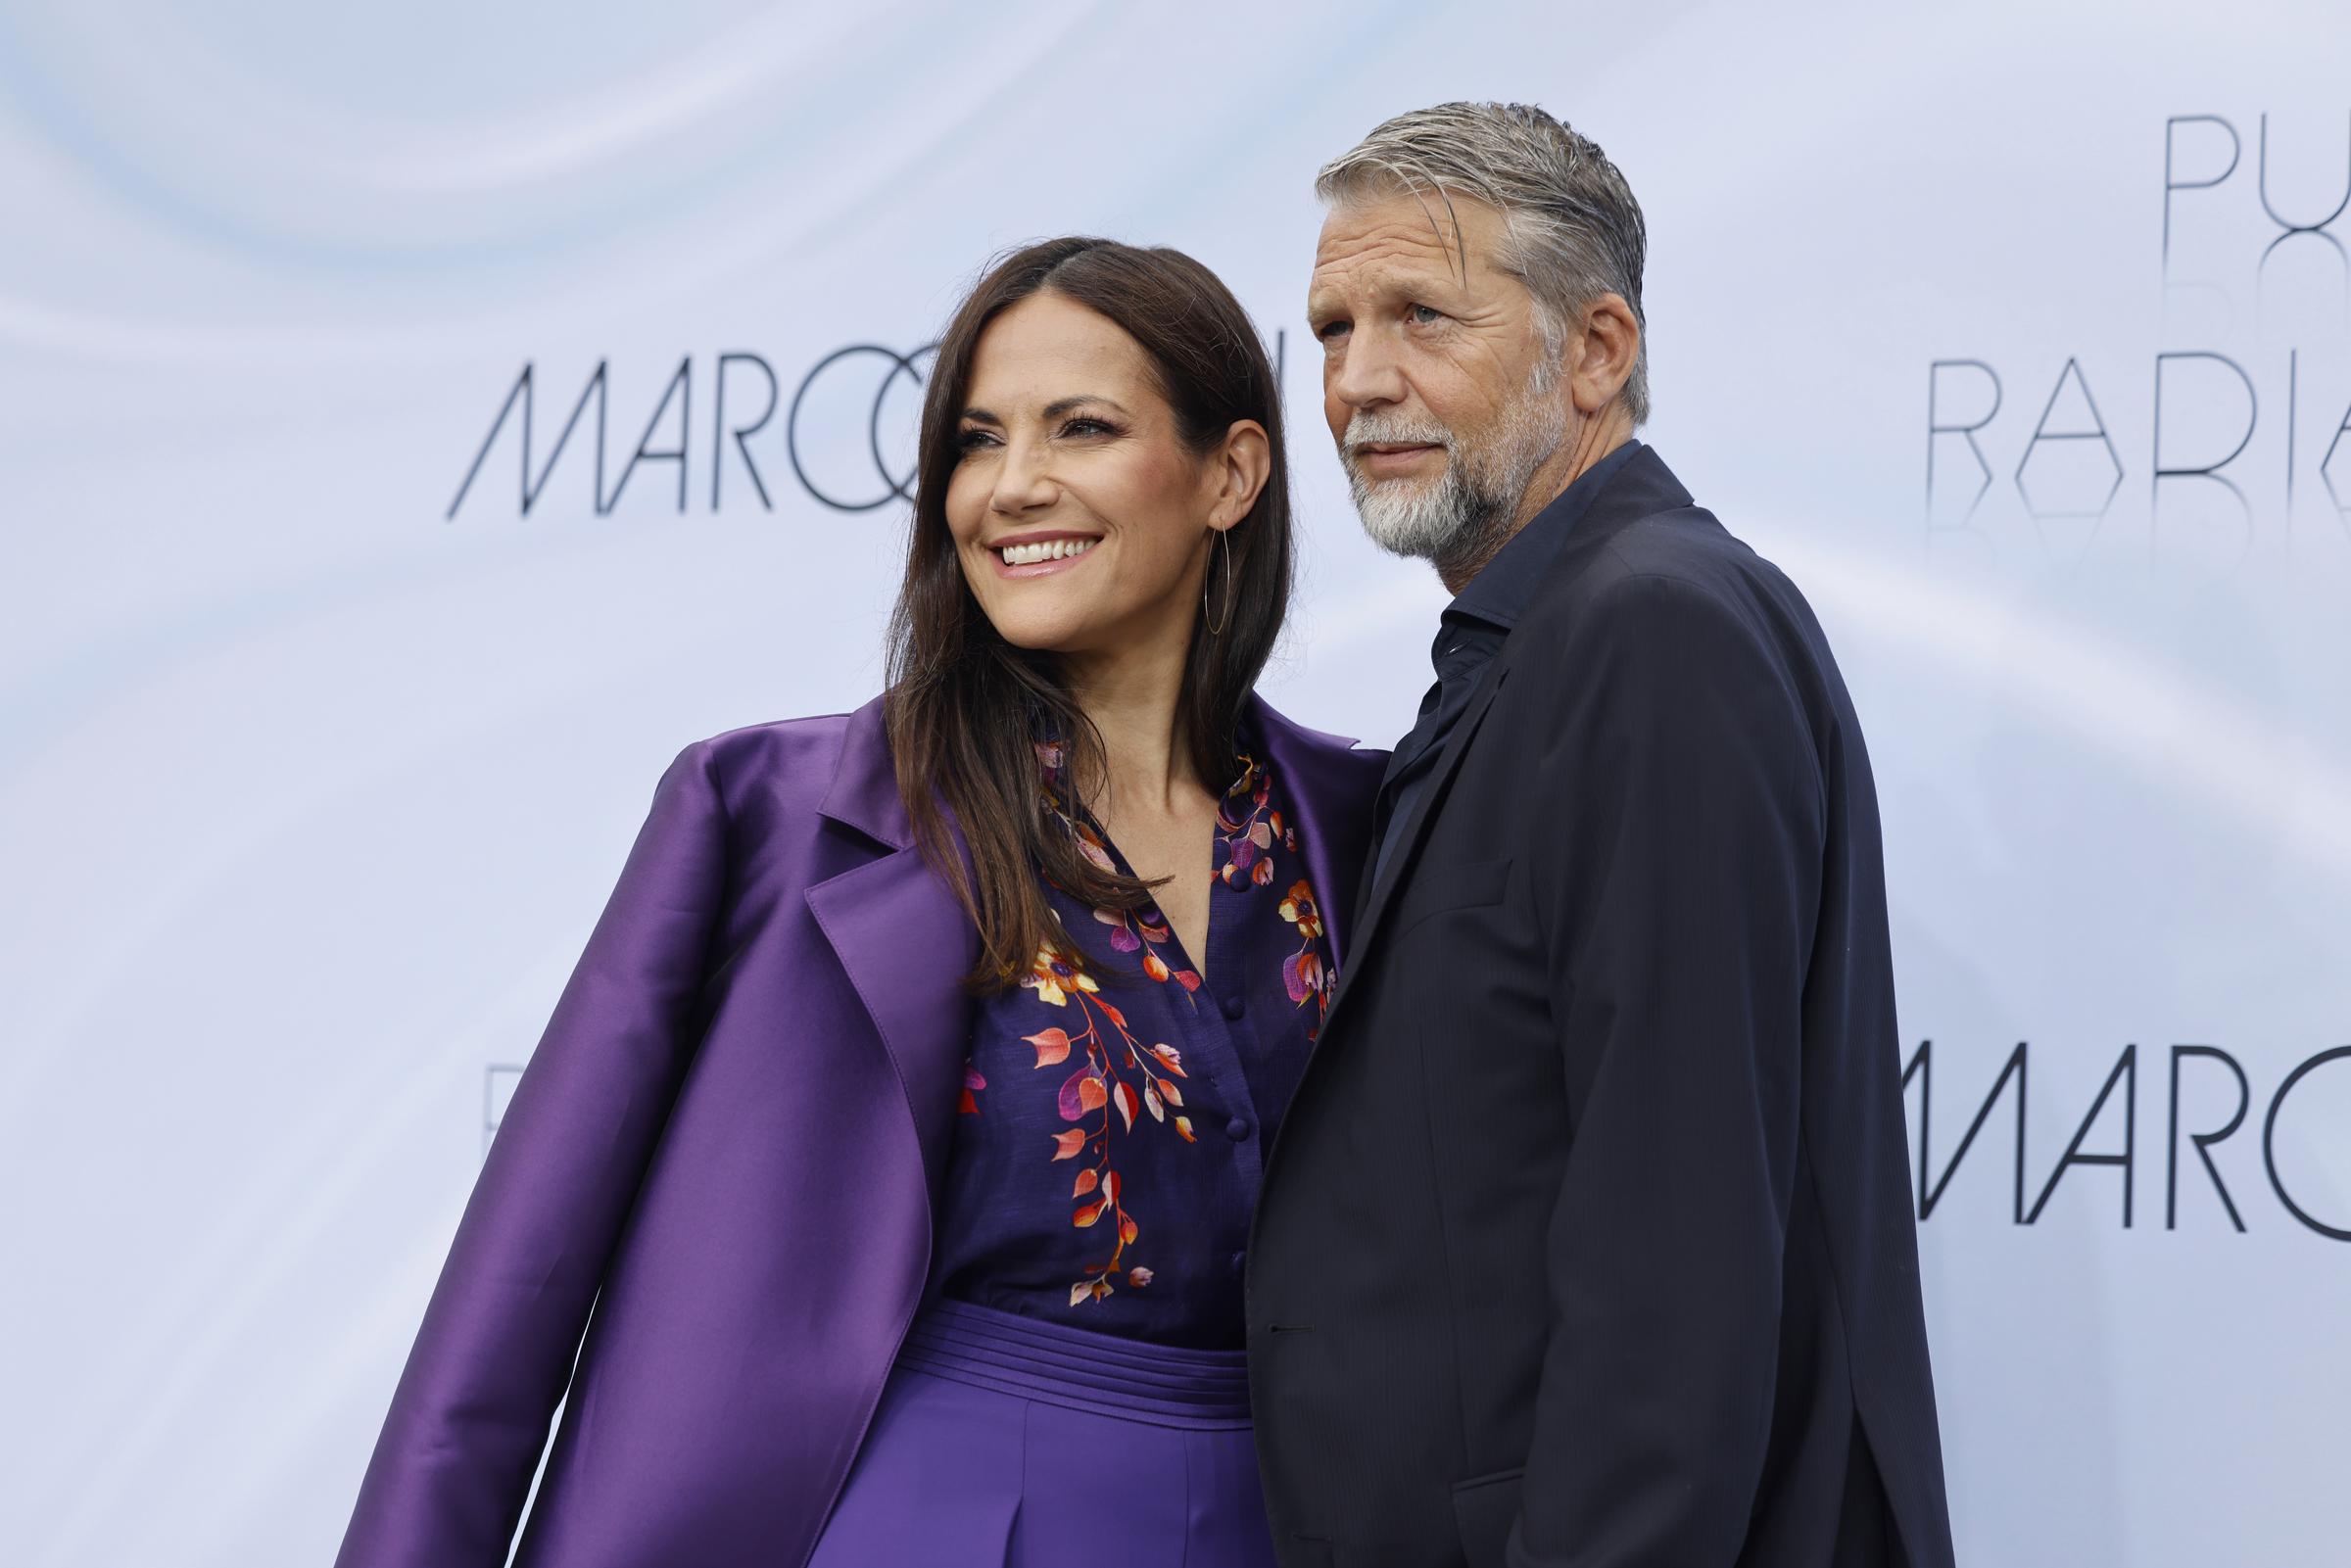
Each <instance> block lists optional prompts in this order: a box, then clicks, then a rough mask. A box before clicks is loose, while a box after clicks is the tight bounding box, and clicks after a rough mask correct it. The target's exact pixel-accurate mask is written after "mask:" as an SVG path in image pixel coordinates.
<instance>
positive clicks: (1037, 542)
mask: <svg viewBox="0 0 2351 1568" xmlns="http://www.w3.org/2000/svg"><path fill="white" fill-rule="evenodd" d="M1100 542H1101V536H1100V535H1099V534H1079V533H1070V532H1066V531H1065V532H1055V533H1027V534H1013V535H1009V536H1007V537H1005V538H1003V539H999V540H996V541H994V542H993V543H991V544H990V545H988V546H987V552H988V554H990V555H991V556H993V557H994V558H995V567H996V575H997V576H998V577H1046V576H1050V575H1051V574H1053V573H1055V572H1066V571H1068V570H1070V569H1071V568H1072V567H1074V566H1076V565H1077V564H1078V563H1079V562H1080V561H1081V560H1083V559H1084V558H1085V557H1086V556H1087V555H1088V554H1090V553H1091V552H1092V550H1093V547H1094V546H1095V545H1097V544H1099V543H1100Z"/></svg>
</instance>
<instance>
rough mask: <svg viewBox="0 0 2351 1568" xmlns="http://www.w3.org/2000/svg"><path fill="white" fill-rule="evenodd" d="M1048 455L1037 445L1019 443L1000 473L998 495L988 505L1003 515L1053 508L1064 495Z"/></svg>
mask: <svg viewBox="0 0 2351 1568" xmlns="http://www.w3.org/2000/svg"><path fill="white" fill-rule="evenodd" d="M1045 456H1046V454H1045V453H1044V452H1043V451H1040V450H1038V448H1037V446H1036V444H1035V443H1033V442H1028V441H1019V440H1016V441H1014V442H1012V443H1011V444H1010V446H1009V447H1008V448H1007V450H1006V451H1005V453H1004V461H1003V464H1002V465H1001V466H1000V467H998V468H997V470H996V488H995V493H994V494H993V495H991V496H990V497H989V498H988V504H989V506H990V507H992V508H993V509H994V510H995V512H996V513H997V514H998V515H1000V516H1014V515H1017V514H1019V513H1021V512H1026V511H1034V510H1035V509H1036V508H1037V507H1039V506H1050V505H1051V504H1052V503H1053V501H1054V499H1055V498H1056V497H1057V496H1058V495H1059V494H1060V489H1059V487H1058V486H1056V485H1055V484H1054V483H1053V480H1052V477H1051V475H1050V474H1049V472H1048V471H1047V470H1048V464H1047V463H1046V461H1045Z"/></svg>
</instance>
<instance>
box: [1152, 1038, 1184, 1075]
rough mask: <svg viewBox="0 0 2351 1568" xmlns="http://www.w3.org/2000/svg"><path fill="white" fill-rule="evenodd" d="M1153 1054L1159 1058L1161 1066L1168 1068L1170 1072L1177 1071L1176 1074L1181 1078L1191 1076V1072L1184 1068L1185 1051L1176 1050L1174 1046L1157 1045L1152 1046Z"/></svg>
mask: <svg viewBox="0 0 2351 1568" xmlns="http://www.w3.org/2000/svg"><path fill="white" fill-rule="evenodd" d="M1151 1054H1152V1055H1153V1056H1155V1057H1157V1058H1159V1065H1160V1066H1161V1067H1163V1068H1166V1069H1168V1070H1169V1071H1170V1072H1173V1073H1175V1074H1176V1076H1177V1077H1179V1078H1188V1077H1190V1076H1191V1074H1190V1073H1188V1072H1186V1071H1184V1070H1183V1053H1182V1052H1180V1051H1178V1050H1176V1048H1175V1047H1174V1046H1172V1045H1155V1046H1153V1047H1152V1048H1151Z"/></svg>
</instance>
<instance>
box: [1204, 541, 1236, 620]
mask: <svg viewBox="0 0 2351 1568" xmlns="http://www.w3.org/2000/svg"><path fill="white" fill-rule="evenodd" d="M1217 543H1218V544H1219V545H1222V546H1224V615H1223V619H1222V620H1220V621H1218V622H1216V623H1215V624H1214V625H1211V626H1210V627H1209V628H1208V635H1209V636H1210V637H1219V636H1222V635H1223V631H1224V628H1225V627H1227V626H1229V625H1231V624H1232V530H1230V529H1228V528H1220V529H1218V530H1217ZM1208 618H1209V616H1208V584H1207V583H1205V582H1203V583H1202V584H1201V585H1200V619H1201V620H1202V621H1203V622H1206V621H1207V620H1208Z"/></svg>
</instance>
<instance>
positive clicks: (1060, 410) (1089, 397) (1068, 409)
mask: <svg viewBox="0 0 2351 1568" xmlns="http://www.w3.org/2000/svg"><path fill="white" fill-rule="evenodd" d="M1089 403H1091V404H1100V405H1101V406H1103V407H1105V408H1108V409H1110V410H1111V411H1112V412H1113V413H1119V414H1126V413H1127V410H1126V409H1124V408H1122V407H1120V406H1119V403H1118V400H1117V399H1116V398H1105V397H1102V396H1100V395H1099V394H1096V393H1090V392H1087V393H1080V394H1079V395H1078V396H1077V397H1075V398H1057V399H1055V400H1054V401H1053V402H1051V403H1048V404H1045V417H1046V418H1047V419H1058V418H1060V417H1061V416H1062V415H1063V414H1065V413H1075V412H1076V411H1077V410H1078V409H1080V408H1082V407H1084V406H1085V405H1086V404H1089ZM1127 416H1128V418H1132V417H1133V415H1131V414H1128V415H1127Z"/></svg>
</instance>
